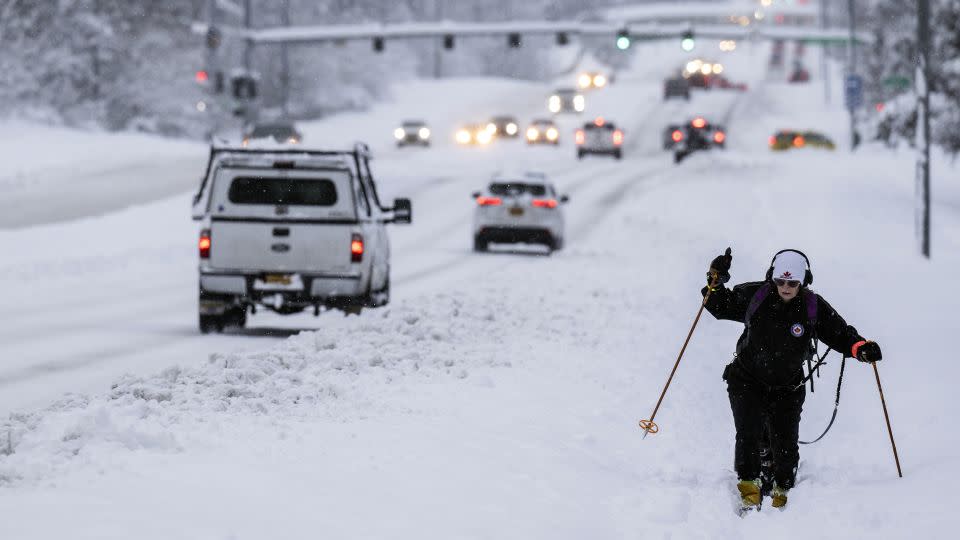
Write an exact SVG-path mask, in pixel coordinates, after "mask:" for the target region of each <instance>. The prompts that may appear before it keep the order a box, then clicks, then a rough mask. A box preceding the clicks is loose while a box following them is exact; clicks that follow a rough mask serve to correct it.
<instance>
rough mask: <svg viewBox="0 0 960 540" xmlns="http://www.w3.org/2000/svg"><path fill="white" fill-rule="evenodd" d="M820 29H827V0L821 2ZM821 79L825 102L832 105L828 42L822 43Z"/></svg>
mask: <svg viewBox="0 0 960 540" xmlns="http://www.w3.org/2000/svg"><path fill="white" fill-rule="evenodd" d="M820 29H821V30H826V29H827V0H820ZM820 78H822V79H823V100H824V102H825V103H826V104H827V105H830V68H829V66H828V65H827V42H826V40H824V41H821V42H820Z"/></svg>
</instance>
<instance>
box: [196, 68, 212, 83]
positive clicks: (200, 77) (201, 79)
mask: <svg viewBox="0 0 960 540" xmlns="http://www.w3.org/2000/svg"><path fill="white" fill-rule="evenodd" d="M209 78H210V76H209V75H207V70H205V69H201V70H199V71H197V74H196V79H197V82H198V83H205V82H207V79H209Z"/></svg>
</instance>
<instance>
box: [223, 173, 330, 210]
mask: <svg viewBox="0 0 960 540" xmlns="http://www.w3.org/2000/svg"><path fill="white" fill-rule="evenodd" d="M227 197H228V198H229V199H230V202H231V203H233V204H261V205H272V206H276V205H281V204H282V205H298V206H333V205H335V204H337V187H336V185H335V184H334V183H333V181H331V180H328V179H326V178H316V179H314V178H265V177H256V176H241V177H238V178H234V179H233V182H232V183H231V184H230V192H229V193H228V194H227Z"/></svg>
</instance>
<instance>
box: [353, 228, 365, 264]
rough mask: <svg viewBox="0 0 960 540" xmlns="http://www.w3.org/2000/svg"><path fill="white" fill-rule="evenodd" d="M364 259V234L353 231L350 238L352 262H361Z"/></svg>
mask: <svg viewBox="0 0 960 540" xmlns="http://www.w3.org/2000/svg"><path fill="white" fill-rule="evenodd" d="M362 260H363V236H362V235H359V234H357V233H353V237H351V239H350V262H355V263H357V262H360V261H362Z"/></svg>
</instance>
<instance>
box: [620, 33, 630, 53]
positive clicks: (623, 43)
mask: <svg viewBox="0 0 960 540" xmlns="http://www.w3.org/2000/svg"><path fill="white" fill-rule="evenodd" d="M617 48H618V49H620V50H621V51H625V50H627V49H629V48H630V38H628V37H627V36H620V37H618V38H617Z"/></svg>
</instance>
